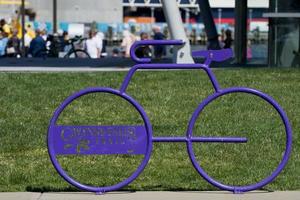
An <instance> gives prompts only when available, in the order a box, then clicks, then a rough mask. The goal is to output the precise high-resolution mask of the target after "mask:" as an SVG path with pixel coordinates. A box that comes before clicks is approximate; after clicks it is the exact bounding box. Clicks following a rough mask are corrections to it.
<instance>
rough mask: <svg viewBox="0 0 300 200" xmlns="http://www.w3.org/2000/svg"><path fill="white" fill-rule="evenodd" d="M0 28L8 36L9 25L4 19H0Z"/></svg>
mask: <svg viewBox="0 0 300 200" xmlns="http://www.w3.org/2000/svg"><path fill="white" fill-rule="evenodd" d="M0 28H1V30H2V31H3V32H5V33H7V35H8V37H9V36H10V35H11V27H10V26H9V25H8V24H7V23H6V21H5V19H1V20H0Z"/></svg>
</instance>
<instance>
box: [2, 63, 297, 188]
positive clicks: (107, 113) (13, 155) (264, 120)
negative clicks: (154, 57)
mask: <svg viewBox="0 0 300 200" xmlns="http://www.w3.org/2000/svg"><path fill="white" fill-rule="evenodd" d="M215 72H216V76H217V78H218V79H219V82H220V84H221V86H222V87H224V88H225V87H232V86H245V87H251V88H257V89H259V90H261V91H264V92H265V93H268V94H269V95H271V96H272V97H274V98H275V99H276V100H277V101H278V102H279V103H280V104H281V106H282V107H283V108H284V109H285V110H286V112H287V115H288V117H289V118H290V122H291V124H292V127H293V134H294V135H293V140H294V141H293V154H292V157H291V160H290V162H289V164H288V166H287V168H286V169H285V170H284V171H283V173H282V174H281V175H280V176H279V177H278V178H277V179H276V180H275V181H274V182H273V183H272V184H270V185H268V186H267V187H266V188H265V189H269V190H299V189H300V70H299V69H216V70H215ZM125 75H126V73H109V72H107V73H32V74H22V73H20V74H19V73H1V74H0V91H1V92H0V95H1V96H0V192H4V191H73V190H75V189H74V188H73V187H71V186H70V185H68V184H67V183H66V182H65V181H64V180H63V179H62V178H61V177H60V176H59V175H58V174H57V173H56V171H55V169H54V168H53V166H52V165H51V163H50V160H49V157H48V154H47V147H46V136H47V126H48V123H49V120H50V119H51V116H52V114H53V112H54V110H55V109H56V108H57V107H58V106H59V104H60V103H61V102H62V101H63V100H64V99H65V98H66V97H68V96H69V95H71V94H72V93H74V92H76V91H79V90H81V89H84V88H87V87H92V86H103V87H112V88H116V89H117V88H119V87H120V85H121V82H122V80H123V78H124V76H125ZM212 92H213V88H212V86H211V84H210V82H209V80H208V78H207V76H206V75H205V73H204V72H202V71H200V72H198V71H169V72H138V73H137V74H136V76H134V79H133V81H132V83H131V85H130V87H129V89H128V93H129V94H130V95H131V96H132V97H134V98H135V99H137V100H138V101H139V102H140V104H141V105H142V106H143V107H144V108H145V110H146V112H147V114H148V116H149V118H150V120H151V122H152V125H153V129H154V135H155V136H184V135H185V131H186V129H187V124H188V121H189V119H190V117H191V116H192V113H193V111H194V110H195V109H196V108H197V106H198V105H199V103H200V102H201V101H202V100H203V99H205V98H206V97H207V96H208V95H209V94H211V93H212ZM141 123H142V122H141V118H140V116H139V115H138V114H137V112H136V111H135V110H134V109H133V108H132V107H131V106H130V105H128V103H126V102H124V101H123V100H121V99H119V98H117V97H114V96H111V95H107V94H106V95H105V94H94V95H88V96H85V97H83V98H82V99H80V100H78V101H76V102H74V103H72V104H71V105H70V106H69V107H68V108H67V109H66V111H65V112H64V113H63V115H62V116H61V118H60V119H59V124H66V125H67V124H68V125H70V124H74V125H101V124H102V125H112V124H115V125H116V124H118V125H121V124H125V125H137V124H141ZM194 134H195V135H197V136H200V135H202V136H241V137H248V138H249V142H248V143H247V144H195V145H194V151H195V154H196V157H197V159H198V161H199V162H200V163H201V166H202V167H203V168H204V169H205V170H206V171H207V172H208V173H209V174H210V175H211V176H213V177H214V178H216V179H218V180H220V181H222V182H223V183H226V184H236V185H241V184H251V183H254V182H256V181H259V180H261V179H262V178H264V177H266V176H267V175H269V174H270V173H271V171H272V170H274V169H275V167H276V166H277V164H278V163H279V161H280V158H281V156H282V152H283V149H284V144H285V142H284V139H285V137H284V130H283V127H282V123H281V121H280V119H279V116H278V114H277V113H276V112H275V111H274V110H273V109H272V108H271V106H270V105H268V104H266V103H265V102H263V101H261V100H260V99H259V98H257V97H254V96H251V95H243V94H235V95H229V96H225V97H222V98H220V99H218V100H217V101H215V102H213V103H212V104H210V105H209V106H208V107H207V108H206V109H205V110H204V112H203V114H201V116H200V117H199V119H198V120H197V124H196V127H195V128H194ZM142 158H143V157H142V156H68V157H67V156H60V157H59V158H58V159H59V161H60V162H61V164H62V165H63V166H64V169H66V171H68V173H69V174H70V175H71V176H73V177H74V178H76V179H78V180H80V181H81V182H82V183H86V184H93V185H97V186H103V185H105V186H107V185H112V184H116V183H117V182H119V181H121V180H123V179H124V178H126V177H128V176H129V175H130V174H131V173H132V172H133V171H134V170H135V168H136V167H137V166H138V165H139V163H140V161H141V159H142ZM125 189H130V190H216V188H214V187H212V186H211V185H209V184H208V183H207V182H205V181H204V180H203V179H202V178H201V177H200V176H199V175H198V174H197V172H196V171H195V170H194V169H193V167H192V165H191V163H190V161H189V158H188V155H187V152H186V147H185V144H184V143H182V144H154V150H153V155H152V158H151V160H150V162H149V165H148V166H147V168H146V169H145V171H144V172H143V173H142V175H141V176H140V177H139V178H138V179H137V180H136V181H135V182H133V183H132V184H130V185H129V186H128V187H127V188H125Z"/></svg>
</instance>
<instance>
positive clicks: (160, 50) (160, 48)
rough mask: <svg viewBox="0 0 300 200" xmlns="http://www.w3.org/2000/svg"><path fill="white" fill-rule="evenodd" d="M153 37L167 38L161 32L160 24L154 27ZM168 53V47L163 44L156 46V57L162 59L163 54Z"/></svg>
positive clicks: (155, 38)
mask: <svg viewBox="0 0 300 200" xmlns="http://www.w3.org/2000/svg"><path fill="white" fill-rule="evenodd" d="M153 33H154V36H153V39H154V40H165V39H166V37H165V35H164V34H163V33H162V32H161V29H160V27H159V26H155V27H154V28H153ZM165 55H166V47H165V46H163V45H158V46H154V56H155V58H156V59H161V58H162V57H163V56H165Z"/></svg>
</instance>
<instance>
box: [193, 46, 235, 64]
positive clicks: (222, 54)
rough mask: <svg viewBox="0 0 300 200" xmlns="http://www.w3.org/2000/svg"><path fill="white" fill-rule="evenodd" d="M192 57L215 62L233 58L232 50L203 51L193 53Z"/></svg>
mask: <svg viewBox="0 0 300 200" xmlns="http://www.w3.org/2000/svg"><path fill="white" fill-rule="evenodd" d="M192 56H193V57H204V58H206V59H210V60H211V61H215V62H222V61H226V60H228V59H230V58H233V51H232V49H221V50H205V51H193V52H192Z"/></svg>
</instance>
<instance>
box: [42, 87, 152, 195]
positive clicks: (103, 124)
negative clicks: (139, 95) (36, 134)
mask: <svg viewBox="0 0 300 200" xmlns="http://www.w3.org/2000/svg"><path fill="white" fill-rule="evenodd" d="M99 95H100V96H99ZM99 97H101V98H99ZM105 97H106V98H105ZM101 99H102V101H100V100H101ZM115 101H116V102H115ZM98 103H99V104H98ZM97 108H98V109H99V110H97ZM122 112H124V114H122ZM92 113H93V114H96V115H97V116H96V117H95V118H93V117H89V115H91V114H92ZM105 113H107V115H106V114H105ZM136 117H138V118H136ZM94 120H95V121H94ZM91 122H93V124H95V125H88V124H89V123H91ZM63 124H65V125H63ZM70 124H73V125H70ZM47 143H48V153H49V156H50V159H51V161H52V164H53V166H54V168H55V169H56V171H57V172H58V173H59V174H60V175H61V176H62V177H63V178H64V179H65V180H66V181H67V182H68V183H70V184H71V185H73V186H75V187H77V188H78V189H81V190H84V191H89V192H96V193H105V192H110V191H115V190H119V189H121V188H123V187H125V186H127V185H128V184H130V183H131V182H132V181H134V180H135V179H136V178H137V177H138V176H139V175H140V174H141V173H142V172H143V170H144V168H145V167H146V165H147V164H148V161H149V159H150V156H151V153H152V127H151V124H150V121H149V119H148V117H147V115H146V113H145V111H144V109H143V108H142V107H141V105H140V104H138V102H137V101H136V100H134V99H133V98H132V97H130V96H128V95H127V94H124V93H120V92H119V91H117V90H114V89H111V88H88V89H85V90H82V91H80V92H77V93H75V94H73V95H72V96H70V97H69V98H67V99H66V100H65V101H64V102H63V103H62V104H61V105H60V106H59V108H58V109H57V110H56V111H55V113H54V115H53V117H52V119H51V121H50V125H49V128H48V140H47Z"/></svg>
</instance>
